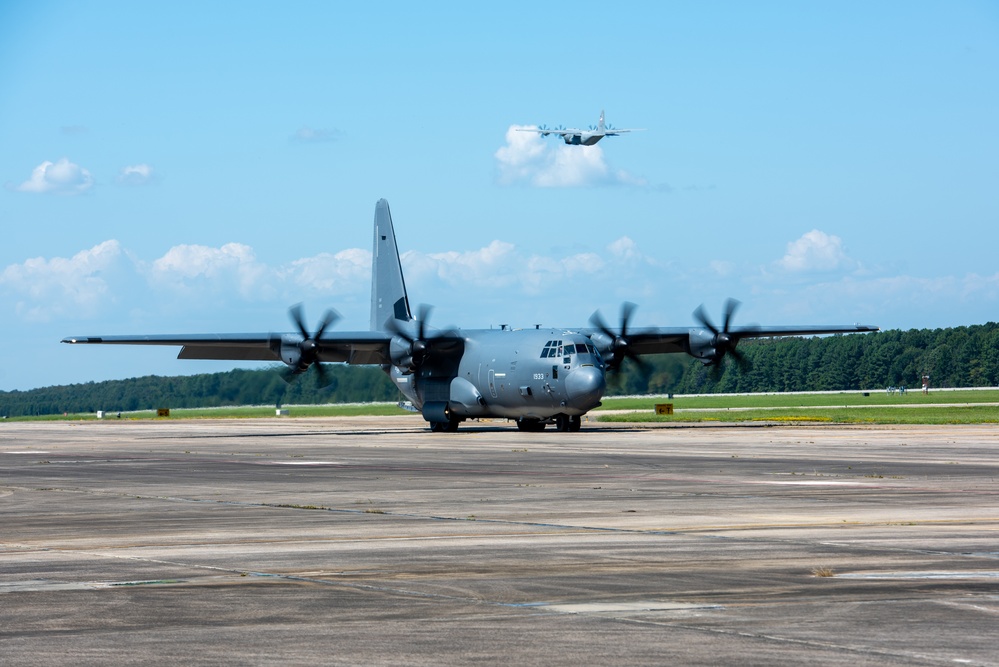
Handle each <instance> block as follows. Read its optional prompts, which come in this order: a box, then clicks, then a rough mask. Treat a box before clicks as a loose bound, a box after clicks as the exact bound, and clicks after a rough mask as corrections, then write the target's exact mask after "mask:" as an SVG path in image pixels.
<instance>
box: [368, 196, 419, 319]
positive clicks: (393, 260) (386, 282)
mask: <svg viewBox="0 0 999 667" xmlns="http://www.w3.org/2000/svg"><path fill="white" fill-rule="evenodd" d="M390 317H394V318H395V319H397V320H402V321H404V322H405V321H409V320H411V319H413V316H412V314H411V313H410V311H409V297H408V296H406V282H405V281H404V280H403V278H402V264H401V263H400V262H399V247H398V246H397V245H396V243H395V229H393V227H392V213H391V211H389V205H388V202H387V201H385V200H384V199H379V200H378V203H377V204H375V241H374V247H373V248H372V257H371V330H372V331H385V321H386V320H388V319H389V318H390Z"/></svg>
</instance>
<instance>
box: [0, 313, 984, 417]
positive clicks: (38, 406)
mask: <svg viewBox="0 0 999 667" xmlns="http://www.w3.org/2000/svg"><path fill="white" fill-rule="evenodd" d="M738 350H739V352H741V353H742V354H743V355H744V357H745V359H746V361H747V364H746V368H745V369H743V368H740V366H739V365H738V364H735V363H733V362H732V361H731V360H729V361H727V362H726V363H725V364H723V365H722V367H721V368H717V369H716V368H710V367H705V366H704V365H703V364H701V363H700V362H699V361H697V360H695V359H691V358H690V357H688V356H686V355H682V354H671V355H657V356H647V357H643V364H642V365H637V364H634V363H632V362H626V363H625V364H624V366H623V368H622V369H621V371H620V372H618V373H615V374H612V375H611V377H610V379H609V381H608V391H607V393H608V395H621V394H667V393H677V394H694V393H716V392H765V391H823V390H828V391H837V390H850V389H881V388H884V387H887V386H896V387H901V386H906V387H910V388H918V387H919V386H920V384H921V379H922V376H923V375H929V376H930V384H931V386H932V387H984V386H996V385H997V384H999V324H996V323H994V322H989V323H988V324H983V325H974V326H969V327H955V328H949V329H933V330H930V329H911V330H909V331H900V330H891V331H881V332H877V333H872V334H864V335H845V336H827V337H812V338H762V339H755V340H754V339H749V340H744V341H742V342H741V343H740V344H739V347H738ZM325 369H326V374H327V378H328V379H329V380H330V381H331V382H330V384H329V386H327V387H325V388H323V387H319V386H318V385H317V383H316V378H315V373H314V372H313V371H310V372H309V373H307V374H306V375H304V376H302V377H300V378H298V380H297V381H295V382H292V383H290V384H288V383H286V382H284V380H282V379H281V376H280V374H279V373H277V372H275V370H274V369H263V370H233V371H229V372H228V373H210V374H204V375H190V376H178V377H158V376H155V375H151V376H147V377H141V378H133V379H130V380H111V381H107V382H88V383H85V384H74V385H66V386H59V387H44V388H40V389H32V390H29V391H10V392H0V415H3V416H10V417H16V416H22V415H46V414H60V413H63V412H69V413H79V412H96V411H97V410H106V411H109V412H116V411H129V410H149V409H154V408H159V407H169V408H195V407H214V406H222V405H275V406H276V405H309V404H321V403H355V402H371V401H396V400H401V398H402V396H401V395H400V394H399V392H398V390H397V389H396V388H395V386H394V385H393V384H392V383H391V382H390V381H389V379H388V377H387V376H386V375H385V374H384V373H383V372H382V371H381V370H380V369H378V368H373V367H365V366H344V365H327V366H326V367H325Z"/></svg>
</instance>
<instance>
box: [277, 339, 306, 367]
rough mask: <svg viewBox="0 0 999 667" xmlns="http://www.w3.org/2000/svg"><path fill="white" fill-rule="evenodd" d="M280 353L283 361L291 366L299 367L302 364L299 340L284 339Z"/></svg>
mask: <svg viewBox="0 0 999 667" xmlns="http://www.w3.org/2000/svg"><path fill="white" fill-rule="evenodd" d="M278 354H280V355H281V361H283V362H284V363H286V364H287V365H288V366H290V367H291V368H299V367H300V366H301V365H302V348H301V346H300V345H299V344H298V341H290V340H284V339H282V340H281V348H280V351H279V352H278Z"/></svg>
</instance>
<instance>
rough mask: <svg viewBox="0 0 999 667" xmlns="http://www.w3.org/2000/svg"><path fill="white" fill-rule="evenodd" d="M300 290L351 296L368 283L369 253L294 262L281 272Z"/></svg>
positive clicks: (351, 252)
mask: <svg viewBox="0 0 999 667" xmlns="http://www.w3.org/2000/svg"><path fill="white" fill-rule="evenodd" d="M281 275H282V276H287V277H288V278H290V279H291V281H292V282H293V283H294V284H295V285H297V286H300V287H304V288H306V289H309V290H316V291H319V292H322V293H324V294H351V293H355V292H356V291H358V290H361V289H364V287H365V286H366V285H367V284H368V283H369V282H370V280H371V252H370V251H368V250H361V249H360V248H350V249H348V250H342V251H340V252H338V253H336V254H333V253H328V252H324V253H320V254H318V255H316V256H314V257H305V258H303V259H297V260H295V261H294V262H292V263H291V265H290V266H289V267H288V268H286V269H284V270H282V271H281Z"/></svg>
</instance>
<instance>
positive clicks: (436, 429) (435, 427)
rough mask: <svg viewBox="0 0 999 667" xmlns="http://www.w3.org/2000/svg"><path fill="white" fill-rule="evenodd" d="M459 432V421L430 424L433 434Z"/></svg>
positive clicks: (451, 420) (452, 420)
mask: <svg viewBox="0 0 999 667" xmlns="http://www.w3.org/2000/svg"><path fill="white" fill-rule="evenodd" d="M457 430H458V420H457V419H449V420H448V421H446V422H430V431H431V432H432V433H454V432H455V431H457Z"/></svg>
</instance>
